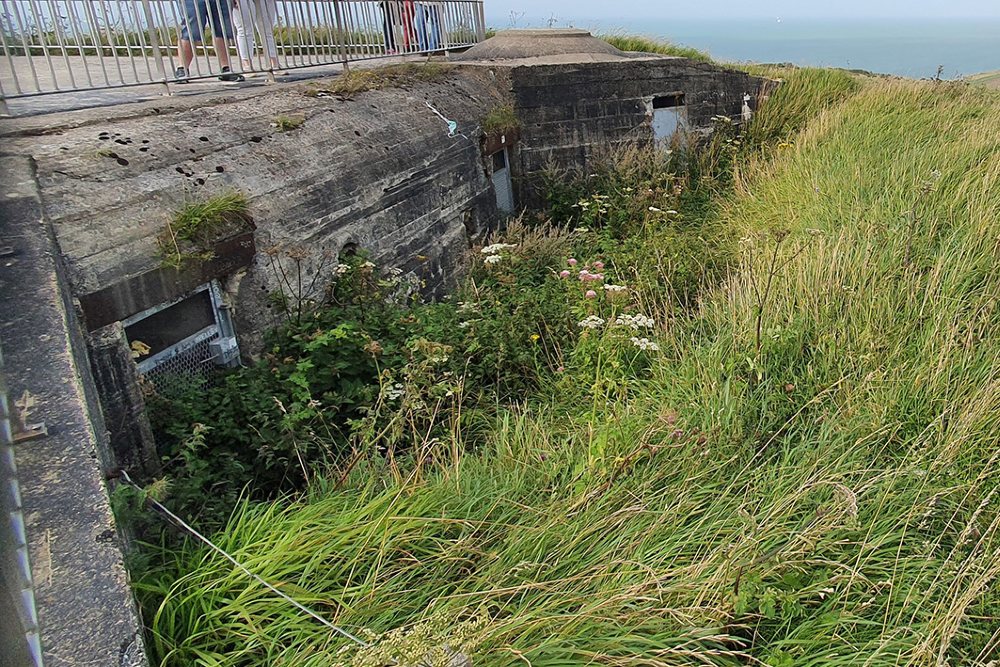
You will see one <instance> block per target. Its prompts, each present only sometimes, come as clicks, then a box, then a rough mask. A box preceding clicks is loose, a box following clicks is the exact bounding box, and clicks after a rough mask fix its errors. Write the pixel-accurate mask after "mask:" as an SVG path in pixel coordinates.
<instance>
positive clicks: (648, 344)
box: [629, 336, 660, 352]
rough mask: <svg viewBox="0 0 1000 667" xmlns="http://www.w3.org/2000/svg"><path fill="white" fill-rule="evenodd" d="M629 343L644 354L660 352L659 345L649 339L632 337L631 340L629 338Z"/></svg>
mask: <svg viewBox="0 0 1000 667" xmlns="http://www.w3.org/2000/svg"><path fill="white" fill-rule="evenodd" d="M629 341H630V342H631V343H632V345H635V346H636V347H637V348H639V349H640V350H642V351H643V352H645V351H650V352H658V351H659V349H660V346H659V345H657V344H656V343H654V342H653V341H651V340H649V339H648V338H637V337H635V336H632V337H631V338H629Z"/></svg>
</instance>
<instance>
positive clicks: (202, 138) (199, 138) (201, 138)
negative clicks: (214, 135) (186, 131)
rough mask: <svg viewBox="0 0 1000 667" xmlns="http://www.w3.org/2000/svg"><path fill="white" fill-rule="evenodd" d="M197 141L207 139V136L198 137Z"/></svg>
mask: <svg viewBox="0 0 1000 667" xmlns="http://www.w3.org/2000/svg"><path fill="white" fill-rule="evenodd" d="M198 141H208V137H198Z"/></svg>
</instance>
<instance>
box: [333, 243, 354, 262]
mask: <svg viewBox="0 0 1000 667" xmlns="http://www.w3.org/2000/svg"><path fill="white" fill-rule="evenodd" d="M357 254H358V244H357V243H351V242H348V243H345V244H344V247H343V248H341V249H340V254H339V255H338V256H337V257H338V258H339V259H340V261H344V260H345V259H349V258H351V257H354V256H355V255H357Z"/></svg>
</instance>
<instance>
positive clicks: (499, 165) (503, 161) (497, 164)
mask: <svg viewBox="0 0 1000 667" xmlns="http://www.w3.org/2000/svg"><path fill="white" fill-rule="evenodd" d="M492 157H493V171H494V172H498V171H501V170H503V169H506V168H507V151H505V150H499V151H497V152H496V153H494V154H493V156H492Z"/></svg>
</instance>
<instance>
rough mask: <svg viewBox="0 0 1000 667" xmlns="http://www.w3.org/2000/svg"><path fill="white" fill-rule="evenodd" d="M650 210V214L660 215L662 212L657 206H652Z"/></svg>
mask: <svg viewBox="0 0 1000 667" xmlns="http://www.w3.org/2000/svg"><path fill="white" fill-rule="evenodd" d="M649 210H650V212H652V213H660V212H661V209H658V208H656V207H655V206H650V207H649Z"/></svg>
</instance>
